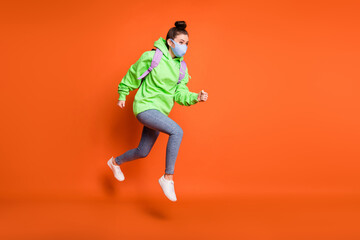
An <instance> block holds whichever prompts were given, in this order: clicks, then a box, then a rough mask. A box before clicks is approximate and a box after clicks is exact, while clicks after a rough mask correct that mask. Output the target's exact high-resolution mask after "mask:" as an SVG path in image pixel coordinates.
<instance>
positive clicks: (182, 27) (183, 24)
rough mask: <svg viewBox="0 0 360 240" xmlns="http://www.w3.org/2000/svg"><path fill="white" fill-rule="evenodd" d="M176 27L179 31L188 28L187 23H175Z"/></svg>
mask: <svg viewBox="0 0 360 240" xmlns="http://www.w3.org/2000/svg"><path fill="white" fill-rule="evenodd" d="M175 27H176V28H178V29H185V28H186V23H185V21H176V22H175Z"/></svg>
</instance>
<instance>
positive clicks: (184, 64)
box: [138, 48, 186, 88]
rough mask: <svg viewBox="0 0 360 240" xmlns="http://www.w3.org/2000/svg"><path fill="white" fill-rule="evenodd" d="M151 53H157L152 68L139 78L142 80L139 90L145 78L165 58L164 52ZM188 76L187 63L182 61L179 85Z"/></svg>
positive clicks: (158, 50)
mask: <svg viewBox="0 0 360 240" xmlns="http://www.w3.org/2000/svg"><path fill="white" fill-rule="evenodd" d="M151 51H155V55H154V57H153V59H152V61H151V66H150V67H149V69H148V70H146V71H145V72H144V73H143V74H142V75H141V76H140V77H138V79H141V83H140V85H139V88H140V86H141V84H142V82H143V80H144V78H145V77H146V76H147V75H148V74H149V73H150V72H151V71H152V70H153V69H154V68H156V67H157V65H159V62H160V60H161V58H162V56H163V52H162V51H161V50H160V49H159V48H156V49H151ZM185 74H186V63H185V61H184V60H183V61H181V64H180V75H179V81H178V82H177V84H179V83H180V82H181V80H182V79H183V78H184V77H185Z"/></svg>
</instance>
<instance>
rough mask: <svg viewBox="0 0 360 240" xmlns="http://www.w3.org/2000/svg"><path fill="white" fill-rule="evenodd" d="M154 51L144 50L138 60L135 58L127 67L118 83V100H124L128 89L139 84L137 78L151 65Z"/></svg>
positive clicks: (139, 81)
mask: <svg viewBox="0 0 360 240" xmlns="http://www.w3.org/2000/svg"><path fill="white" fill-rule="evenodd" d="M153 52H154V51H146V52H144V53H143V54H142V55H141V57H140V58H139V60H137V61H136V62H135V63H134V64H133V65H131V67H130V68H129V70H128V72H127V73H126V75H125V76H124V77H123V79H122V80H121V82H120V83H119V85H118V93H119V100H124V101H125V100H126V96H127V95H129V93H130V91H132V90H134V89H137V88H138V87H139V86H140V83H141V80H139V79H137V78H138V77H140V76H141V74H143V73H144V72H145V71H146V70H147V69H148V68H149V67H150V65H151V61H152V57H153V56H154V53H153Z"/></svg>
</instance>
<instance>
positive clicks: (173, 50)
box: [107, 21, 208, 201]
mask: <svg viewBox="0 0 360 240" xmlns="http://www.w3.org/2000/svg"><path fill="white" fill-rule="evenodd" d="M185 28H186V23H185V22H184V21H176V22H175V27H172V28H170V30H169V31H168V33H167V36H166V40H165V39H163V38H162V37H160V38H159V39H158V40H157V41H155V43H154V46H155V47H156V48H157V49H158V50H157V51H146V52H144V53H143V54H142V55H141V57H140V58H139V60H138V61H137V62H136V63H134V64H133V65H131V67H130V69H129V70H128V72H127V73H126V75H125V76H124V78H123V79H122V81H121V82H120V83H119V86H118V92H119V95H120V96H119V99H118V100H119V101H118V105H119V107H120V108H124V107H125V100H126V96H127V95H128V94H129V92H130V91H132V90H134V89H137V88H139V89H138V91H137V93H136V95H135V98H134V103H133V112H134V114H135V116H136V118H137V119H138V120H139V122H140V123H142V124H143V125H144V127H143V130H142V135H141V140H140V143H139V145H138V147H137V148H134V149H131V150H128V151H127V152H125V153H123V154H122V155H120V156H117V157H116V158H114V157H111V158H110V159H109V160H108V162H107V164H108V166H109V167H110V169H111V170H112V171H113V174H114V176H115V178H116V179H118V180H119V181H123V180H124V179H125V177H124V174H123V173H122V171H121V169H120V165H121V164H123V163H125V162H129V161H132V160H135V159H139V158H144V157H146V156H147V155H148V154H149V152H150V150H151V149H152V147H153V145H154V143H155V141H156V139H157V138H158V136H159V133H160V132H163V133H166V134H168V135H169V139H168V142H167V147H166V164H165V174H163V175H162V176H161V177H160V179H159V180H158V181H159V184H160V186H161V188H162V190H163V192H164V194H165V196H166V197H167V198H168V199H169V200H171V201H176V200H177V198H176V194H175V189H174V180H173V174H174V168H175V162H176V158H177V155H178V151H179V147H180V143H181V141H182V137H183V130H182V128H181V127H180V126H179V125H178V124H177V123H176V122H175V121H174V120H172V119H171V118H169V117H168V115H169V113H170V111H171V109H172V108H173V106H174V101H175V102H177V103H178V104H180V105H183V106H191V105H194V104H196V103H198V102H205V101H206V100H207V98H208V94H207V93H206V92H205V91H203V90H201V92H200V93H194V92H190V91H189V89H188V87H187V86H186V85H187V83H188V82H189V78H191V77H190V76H189V74H188V70H187V67H186V65H185V64H184V62H183V63H182V61H183V56H184V54H185V53H186V50H187V47H188V44H189V34H188V32H187V31H186V30H185ZM153 50H154V49H153ZM159 50H160V51H161V52H159ZM159 53H160V56H159ZM154 56H155V58H157V59H156V60H157V61H155V60H153V58H154ZM154 61H155V62H157V63H158V64H154ZM154 65H155V66H154ZM150 66H151V67H150ZM180 68H181V70H182V71H183V72H181V70H180ZM184 68H186V71H185V70H184ZM143 76H146V78H144V79H142V80H141V77H143Z"/></svg>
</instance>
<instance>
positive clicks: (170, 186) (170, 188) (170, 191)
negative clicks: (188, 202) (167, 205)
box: [159, 175, 177, 202]
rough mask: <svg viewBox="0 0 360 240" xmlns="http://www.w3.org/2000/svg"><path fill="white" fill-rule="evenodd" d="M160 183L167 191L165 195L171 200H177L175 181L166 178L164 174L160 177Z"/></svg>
mask: <svg viewBox="0 0 360 240" xmlns="http://www.w3.org/2000/svg"><path fill="white" fill-rule="evenodd" d="M159 183H160V186H161V188H162V190H163V191H164V193H165V196H166V197H167V198H168V199H170V200H171V201H173V202H175V201H176V200H177V198H176V195H175V189H174V181H173V180H167V179H165V177H164V175H162V176H161V178H159Z"/></svg>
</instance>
